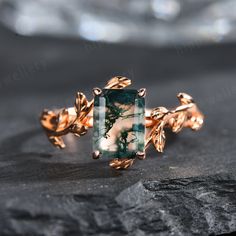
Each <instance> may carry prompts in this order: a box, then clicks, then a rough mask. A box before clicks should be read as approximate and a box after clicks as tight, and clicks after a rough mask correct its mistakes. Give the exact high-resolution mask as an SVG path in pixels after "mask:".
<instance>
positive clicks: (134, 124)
mask: <svg viewBox="0 0 236 236" xmlns="http://www.w3.org/2000/svg"><path fill="white" fill-rule="evenodd" d="M93 115H94V116H93V118H94V133H93V150H94V151H100V153H101V155H102V156H105V157H111V158H134V157H135V154H136V153H137V152H144V135H145V99H144V98H142V97H139V96H138V91H137V90H133V89H132V90H131V89H103V90H102V94H100V95H96V96H95V98H94V114H93Z"/></svg>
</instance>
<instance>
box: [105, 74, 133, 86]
mask: <svg viewBox="0 0 236 236" xmlns="http://www.w3.org/2000/svg"><path fill="white" fill-rule="evenodd" d="M129 85H131V80H130V79H128V78H126V77H123V76H116V77H113V78H111V79H110V80H109V81H108V82H107V84H106V86H105V88H106V89H123V88H125V87H127V86H129Z"/></svg>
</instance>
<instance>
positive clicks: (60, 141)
mask: <svg viewBox="0 0 236 236" xmlns="http://www.w3.org/2000/svg"><path fill="white" fill-rule="evenodd" d="M48 139H49V141H50V142H51V143H52V144H53V145H54V146H55V147H58V148H61V149H63V148H65V147H66V145H65V143H64V141H63V139H62V138H61V137H60V136H50V135H49V136H48Z"/></svg>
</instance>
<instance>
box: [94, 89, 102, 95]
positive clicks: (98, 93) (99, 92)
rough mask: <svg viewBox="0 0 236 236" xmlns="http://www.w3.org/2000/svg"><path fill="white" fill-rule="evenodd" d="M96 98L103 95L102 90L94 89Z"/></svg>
mask: <svg viewBox="0 0 236 236" xmlns="http://www.w3.org/2000/svg"><path fill="white" fill-rule="evenodd" d="M93 94H94V96H99V95H101V94H102V90H101V89H100V88H93Z"/></svg>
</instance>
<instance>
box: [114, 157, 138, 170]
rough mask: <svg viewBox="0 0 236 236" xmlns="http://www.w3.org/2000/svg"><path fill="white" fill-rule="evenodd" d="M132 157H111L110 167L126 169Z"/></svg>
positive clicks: (131, 162)
mask: <svg viewBox="0 0 236 236" xmlns="http://www.w3.org/2000/svg"><path fill="white" fill-rule="evenodd" d="M133 163H134V159H128V158H123V159H118V158H116V159H113V160H111V161H110V167H112V168H114V169H116V170H121V169H127V168H129V167H130V166H131V165H133Z"/></svg>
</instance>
